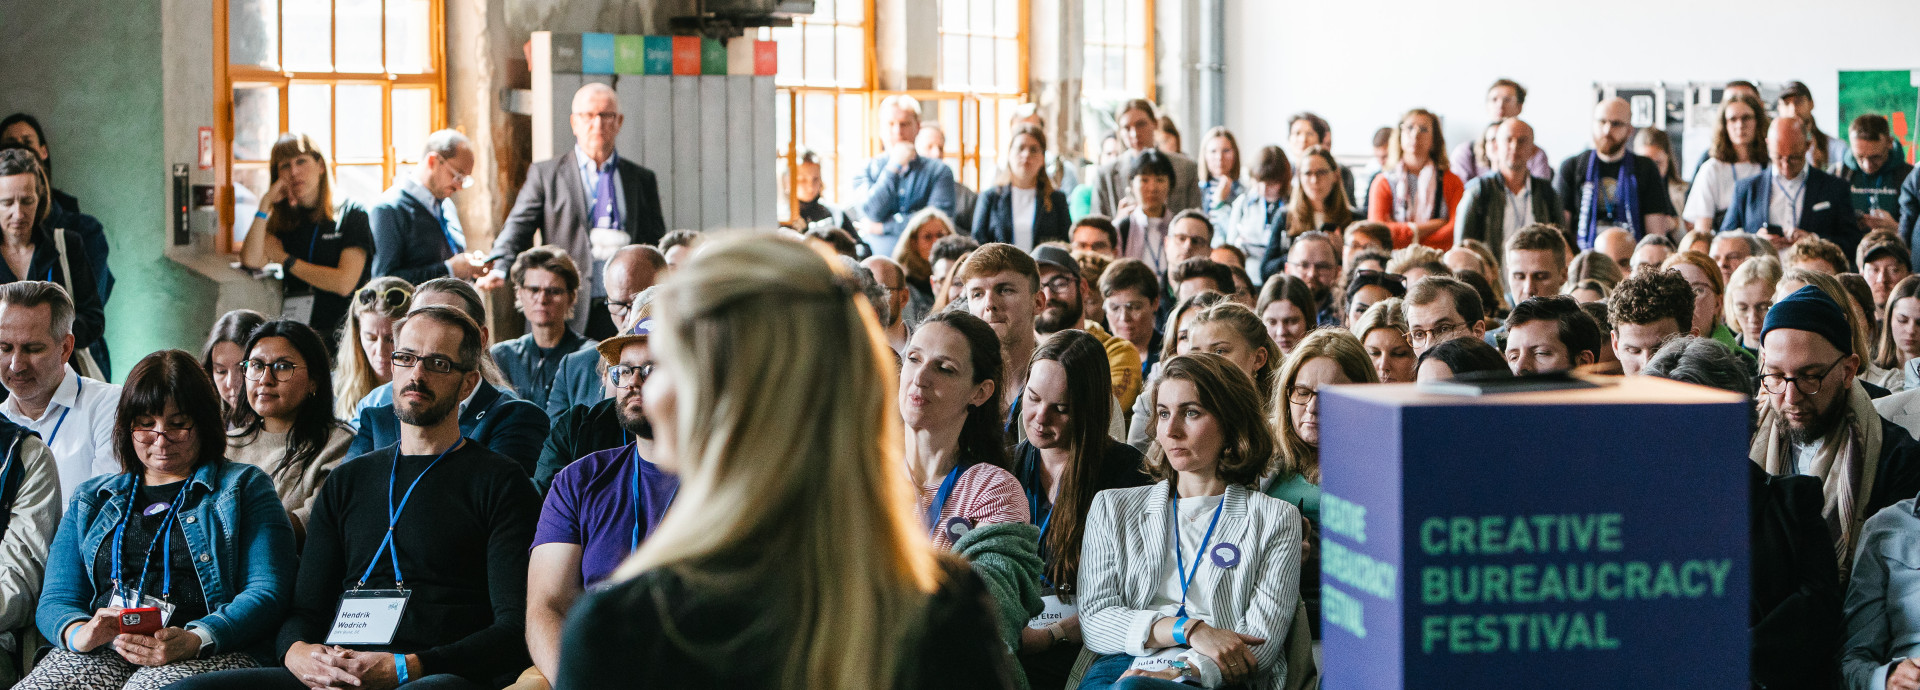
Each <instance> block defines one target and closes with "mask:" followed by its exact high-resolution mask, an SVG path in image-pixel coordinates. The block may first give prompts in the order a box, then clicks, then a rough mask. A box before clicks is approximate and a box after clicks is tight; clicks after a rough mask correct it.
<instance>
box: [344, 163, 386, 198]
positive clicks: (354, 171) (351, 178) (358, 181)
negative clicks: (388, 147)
mask: <svg viewBox="0 0 1920 690" xmlns="http://www.w3.org/2000/svg"><path fill="white" fill-rule="evenodd" d="M383 176H385V169H384V168H382V167H381V166H378V165H337V166H334V169H333V203H336V204H338V203H340V202H342V201H345V200H347V199H358V200H363V201H371V200H373V199H376V198H379V196H380V191H381V190H383V189H385V188H386V185H385V184H383V182H385V181H384V180H382V179H380V178H381V177H383Z"/></svg>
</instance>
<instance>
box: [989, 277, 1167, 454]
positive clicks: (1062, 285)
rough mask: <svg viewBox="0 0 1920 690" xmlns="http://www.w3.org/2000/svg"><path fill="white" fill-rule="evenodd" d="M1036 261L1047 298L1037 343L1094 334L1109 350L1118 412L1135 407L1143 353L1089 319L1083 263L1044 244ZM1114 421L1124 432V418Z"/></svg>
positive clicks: (1036, 329) (1037, 318) (1115, 417)
mask: <svg viewBox="0 0 1920 690" xmlns="http://www.w3.org/2000/svg"><path fill="white" fill-rule="evenodd" d="M1033 260H1034V263H1036V264H1038V265H1039V267H1040V292H1041V294H1042V295H1044V296H1045V297H1046V306H1045V307H1043V308H1042V309H1041V310H1040V313H1039V314H1037V315H1035V316H1034V318H1033V332H1034V336H1035V342H1036V344H1037V343H1038V342H1039V341H1042V340H1046V339H1047V338H1050V337H1052V336H1053V334H1055V333H1059V332H1061V331H1064V330H1068V329H1074V328H1078V329H1080V330H1083V331H1086V332H1087V333H1088V334H1091V335H1092V336H1093V337H1094V338H1095V339H1097V340H1099V341H1100V344H1101V346H1102V347H1104V348H1106V351H1107V366H1108V369H1109V373H1110V375H1111V378H1112V379H1113V397H1114V400H1115V402H1116V404H1117V405H1118V408H1119V409H1118V411H1121V412H1124V411H1125V410H1126V409H1128V408H1130V407H1132V405H1133V398H1134V396H1137V395H1139V394H1140V351H1139V350H1138V349H1135V348H1134V346H1133V343H1130V342H1127V340H1126V339H1125V338H1120V337H1116V336H1113V335H1109V334H1108V333H1107V331H1106V329H1103V328H1101V327H1100V324H1098V323H1094V322H1093V321H1090V320H1088V319H1087V318H1086V301H1085V299H1084V298H1083V297H1082V295H1083V294H1084V293H1085V292H1086V291H1087V290H1088V289H1089V288H1088V287H1087V281H1086V280H1085V279H1084V278H1082V277H1081V276H1080V262H1079V261H1076V260H1074V258H1073V253H1072V252H1069V251H1067V250H1065V249H1061V248H1060V247H1057V246H1054V245H1051V244H1043V245H1040V246H1038V247H1035V248H1034V249H1033ZM1113 421H1114V425H1115V427H1116V428H1118V429H1119V430H1120V431H1121V432H1122V433H1125V431H1126V428H1125V424H1126V420H1125V419H1124V418H1123V416H1122V415H1120V414H1115V415H1113ZM1016 426H1017V425H1016Z"/></svg>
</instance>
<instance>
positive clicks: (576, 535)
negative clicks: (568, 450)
mask: <svg viewBox="0 0 1920 690" xmlns="http://www.w3.org/2000/svg"><path fill="white" fill-rule="evenodd" d="M646 311H648V312H651V310H650V309H648V310H646ZM653 325H654V321H653V319H652V317H649V316H639V317H637V318H636V319H635V320H634V321H633V324H632V325H631V326H630V327H628V328H627V329H626V332H624V333H622V334H620V335H616V336H614V337H612V338H608V339H606V340H605V341H602V342H601V343H600V346H599V348H597V349H598V351H599V354H600V357H601V359H602V360H604V361H606V363H607V384H608V386H609V387H610V390H612V391H613V398H612V399H611V400H608V401H606V402H607V403H610V405H595V406H594V407H596V408H601V407H610V408H611V412H612V413H613V415H612V420H611V421H613V422H615V423H616V424H617V425H618V427H619V429H620V431H621V432H622V434H623V435H624V437H625V438H631V439H632V441H631V442H627V443H622V444H621V445H619V446H616V447H613V448H608V449H605V450H600V451H596V452H593V453H590V454H588V455H587V456H585V457H582V458H580V461H579V462H575V463H573V464H571V465H567V466H566V467H565V468H564V469H561V470H560V471H559V473H558V474H556V475H554V477H553V487H552V490H551V491H549V492H548V493H547V502H546V505H545V506H544V507H542V508H541V510H540V526H539V528H538V529H537V530H536V531H535V532H534V537H533V555H532V557H531V565H530V566H529V567H528V571H527V650H528V651H529V652H530V653H531V654H532V655H533V666H534V667H533V668H531V669H528V670H527V672H526V673H524V674H522V675H521V678H520V681H521V683H522V684H528V683H531V682H533V681H535V680H544V679H547V678H556V677H558V673H559V670H560V667H559V663H560V631H561V629H562V628H563V627H564V625H565V623H566V620H567V611H568V610H569V609H571V608H573V603H574V601H575V600H577V599H579V598H580V594H581V593H582V592H584V591H586V588H587V587H591V586H593V585H595V584H596V583H599V582H600V581H602V580H605V579H607V577H608V576H610V575H612V574H613V570H614V568H617V567H619V565H620V562H621V561H622V560H625V559H626V557H627V555H628V554H631V553H633V550H634V549H636V548H639V546H640V542H641V541H643V540H645V539H646V538H647V535H648V534H650V533H652V532H653V528H654V527H655V526H656V525H659V524H660V518H661V516H663V515H665V514H666V512H667V507H668V506H669V505H671V504H672V503H673V497H674V494H675V492H677V491H679V489H680V480H679V478H678V477H675V476H674V475H673V474H672V472H673V471H674V468H673V467H666V466H662V465H655V464H654V463H653V461H652V460H651V459H650V458H652V457H654V454H653V428H652V427H651V426H650V425H649V424H648V423H647V418H646V411H645V409H644V408H643V407H642V405H641V402H642V398H641V395H640V388H641V384H642V383H644V382H646V380H647V375H648V374H650V373H652V371H653V357H652V354H651V352H650V350H649V349H648V347H647V337H648V335H649V334H651V333H652V332H653ZM516 687H523V686H516Z"/></svg>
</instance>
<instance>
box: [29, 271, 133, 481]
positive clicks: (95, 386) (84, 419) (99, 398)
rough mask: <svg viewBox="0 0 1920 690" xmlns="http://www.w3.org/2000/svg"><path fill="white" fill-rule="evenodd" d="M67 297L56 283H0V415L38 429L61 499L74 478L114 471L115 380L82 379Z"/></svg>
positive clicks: (117, 392)
mask: <svg viewBox="0 0 1920 690" xmlns="http://www.w3.org/2000/svg"><path fill="white" fill-rule="evenodd" d="M73 319H74V313H73V300H72V298H70V297H68V296H67V291H66V290H65V289H63V288H61V287H60V286H59V285H57V284H54V283H49V282H44V281H37V280H24V281H19V282H14V283H8V284H6V285H4V286H0V365H4V369H0V383H4V385H5V386H6V389H7V400H6V402H5V403H0V414H5V415H6V417H7V421H10V422H13V423H15V424H18V425H20V426H24V427H26V428H28V429H31V430H33V432H34V433H36V434H39V435H40V438H41V439H42V440H44V441H45V442H46V444H47V447H48V448H50V449H52V451H53V457H54V464H55V465H56V466H57V467H58V469H59V470H60V498H61V501H62V505H65V501H66V500H68V499H71V498H73V490H74V489H75V488H76V487H79V486H80V483H81V482H84V481H86V480H88V479H92V478H94V477H96V476H99V475H102V474H111V473H114V472H119V471H120V461H119V460H117V459H115V456H114V452H113V424H114V416H115V415H116V414H117V408H118V406H119V404H120V386H118V385H115V384H111V383H103V382H100V381H95V380H93V379H89V378H85V377H83V376H81V375H80V373H79V372H76V371H74V370H73V367H71V366H68V364H67V361H68V360H69V359H72V357H73V347H74V338H73Z"/></svg>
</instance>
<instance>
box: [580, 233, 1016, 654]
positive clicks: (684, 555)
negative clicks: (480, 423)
mask: <svg viewBox="0 0 1920 690" xmlns="http://www.w3.org/2000/svg"><path fill="white" fill-rule="evenodd" d="M685 271H686V272H685V275H683V276H681V277H679V278H676V279H675V280H674V281H673V282H670V283H667V284H666V285H665V286H664V288H663V289H664V290H665V294H664V295H663V296H662V298H661V304H662V307H663V308H662V321H663V323H664V327H662V328H658V329H655V331H654V332H655V334H656V336H657V337H658V338H659V339H660V340H659V341H658V343H657V344H658V345H659V348H658V349H657V350H656V357H658V362H659V365H658V366H659V369H658V370H657V371H656V373H655V374H654V375H653V376H651V377H649V378H648V379H647V383H646V388H647V393H646V395H645V400H646V403H645V404H646V408H647V414H648V415H649V417H650V418H652V419H653V420H654V423H655V424H654V427H655V429H656V438H655V444H654V455H655V456H656V458H658V460H659V461H660V462H663V463H667V464H669V465H671V466H674V467H677V468H678V469H679V471H680V474H681V477H682V479H683V484H682V492H683V493H686V494H687V495H688V500H686V501H684V502H680V503H682V504H683V505H681V506H679V507H676V508H675V509H674V510H673V511H671V512H670V513H669V514H668V515H667V517H666V519H665V520H663V521H662V522H661V523H660V524H659V526H658V527H657V528H656V529H655V530H654V531H653V533H652V534H650V535H649V536H648V538H647V540H646V541H645V542H644V543H643V544H642V545H641V547H640V550H639V552H638V553H636V554H635V555H634V556H632V557H630V558H629V559H628V561H627V562H626V563H625V564H624V567H622V568H621V569H619V570H617V571H616V572H615V574H614V576H613V577H612V578H611V581H612V582H614V583H615V584H611V585H609V586H606V587H603V588H601V589H599V590H597V591H595V592H593V593H590V594H587V595H586V596H585V597H584V601H582V602H581V603H580V604H579V605H577V606H575V607H574V615H573V616H572V617H571V618H570V619H569V620H568V623H567V628H566V631H565V636H564V638H563V640H562V642H561V645H560V649H561V659H560V664H559V667H560V677H558V678H556V679H554V680H555V683H554V685H555V686H556V687H561V688H610V687H629V686H635V685H639V686H648V687H651V686H661V687H666V686H684V685H702V686H710V687H773V686H781V685H787V686H791V687H818V688H879V687H889V686H893V685H895V684H905V685H911V686H933V685H943V686H953V687H988V688H1001V687H1009V685H1007V683H1009V682H1010V681H1009V680H1008V678H1009V677H1010V674H1012V673H1014V672H1015V671H1014V669H1013V668H1011V666H1012V659H1011V658H1010V657H1009V656H1008V654H1007V648H1006V646H1005V645H1004V644H1003V643H1002V642H1000V641H998V640H995V639H993V632H994V628H995V625H996V622H995V619H994V614H993V612H992V611H991V610H990V609H989V604H988V602H989V601H990V600H988V599H987V597H988V596H989V595H988V593H987V589H986V587H985V585H984V583H983V582H982V580H981V579H980V576H979V575H976V574H975V573H974V572H973V571H972V570H971V569H969V568H967V567H965V565H963V564H961V563H960V562H959V561H958V559H954V558H951V557H944V556H941V555H939V554H937V553H936V549H934V548H933V547H932V546H931V545H930V543H929V542H928V541H927V539H926V537H925V536H924V534H919V533H915V531H914V530H917V529H921V527H919V525H921V523H920V522H919V518H918V515H917V511H915V509H914V507H913V497H912V496H913V495H912V493H911V489H910V488H909V487H907V486H904V485H903V484H901V483H899V482H898V479H897V477H898V475H897V474H895V473H893V472H891V471H882V469H881V468H882V467H883V466H884V465H885V463H887V462H892V461H896V460H895V458H897V455H896V453H897V451H898V448H897V447H893V446H890V445H889V443H888V441H887V439H888V438H889V436H890V435H889V433H888V432H887V431H886V430H887V429H889V428H897V427H894V426H893V425H895V424H897V423H898V422H897V421H896V420H893V419H889V418H887V417H888V415H891V414H894V412H893V408H892V406H891V405H888V404H887V403H886V400H885V397H884V396H885V395H886V393H885V392H883V391H881V390H879V386H880V381H881V380H882V379H883V378H885V374H883V372H885V371H886V370H888V369H890V368H891V367H892V366H893V358H892V357H891V356H890V355H889V354H888V353H887V352H886V350H885V348H884V347H883V346H882V345H881V344H880V343H878V342H875V341H872V340H869V339H868V337H867V334H868V332H869V331H870V329H875V328H877V324H875V323H874V322H873V321H871V320H867V319H865V318H864V317H863V316H862V315H861V313H860V312H859V310H856V309H854V308H853V306H852V304H851V302H850V301H849V300H848V298H847V297H846V296H845V295H846V293H845V292H843V291H842V290H841V289H840V288H839V287H838V286H837V284H836V283H837V277H836V275H835V274H834V273H833V272H832V271H831V270H830V269H829V268H828V266H827V265H826V263H825V262H822V261H820V260H819V258H818V257H817V256H815V255H813V254H811V253H810V252H807V251H805V250H804V249H802V248H800V247H798V246H797V245H794V244H793V243H788V242H769V241H764V240H760V239H754V240H742V241H723V242H721V243H717V244H716V245H714V246H713V247H712V248H711V249H710V250H709V251H706V252H702V254H701V255H700V256H699V257H698V258H696V259H695V260H694V261H693V262H692V263H690V264H688V265H687V267H686V269H685ZM959 316H960V317H962V318H968V319H971V318H972V317H970V316H966V315H965V314H960V315H959ZM936 318H953V317H946V316H945V315H942V316H941V317H936ZM936 323H938V322H936ZM927 328H929V329H933V330H940V329H948V332H949V337H952V336H953V335H954V334H953V332H952V330H951V327H950V326H946V325H944V324H942V325H934V324H929V325H928V326H927ZM978 330H979V331H981V332H983V333H984V334H985V336H984V341H985V343H987V344H991V343H992V342H993V337H992V335H991V331H990V330H989V329H987V328H986V327H985V326H984V325H982V326H979V327H978ZM925 332H926V330H925V329H923V330H922V331H921V333H925ZM916 335H917V334H916ZM965 359H967V358H963V361H962V362H961V363H959V366H961V367H965V366H966V364H965ZM983 361H984V362H986V363H993V364H996V365H997V363H998V362H999V361H1000V360H999V357H998V356H991V357H987V358H985V359H984V360H983ZM723 364H724V365H723ZM929 373H931V372H929ZM991 394H992V392H991V391H987V392H986V394H985V395H984V396H983V398H990V397H991ZM676 398H677V399H680V400H688V399H692V400H712V401H714V403H713V404H710V405H709V404H702V405H694V406H688V407H684V408H675V406H674V405H672V404H671V401H672V400H674V399H676ZM723 440H724V442H722V441H723ZM774 455H778V456H780V458H781V461H780V462H776V463H768V462H763V461H762V460H763V459H764V458H767V457H771V456H774ZM821 477H839V478H841V479H839V480H835V482H834V484H835V486H836V487H837V489H836V490H835V491H828V492H819V491H812V490H807V489H805V488H803V487H807V486H813V485H814V484H815V483H817V481H818V480H819V479H820V478H821ZM1008 482H1009V483H1013V482H1012V480H1011V479H1009V480H1008ZM1013 484H1014V489H1013V501H1014V503H1016V504H1019V505H1021V506H1023V507H1024V502H1023V501H1021V500H1020V498H1021V496H1020V492H1019V489H1018V486H1017V483H1013ZM729 496H731V497H734V498H725V497H729ZM956 498H957V497H956ZM748 506H751V507H752V508H751V509H749V508H748ZM669 599H670V600H671V601H672V602H673V603H672V605H671V606H666V605H663V602H665V601H668V600H669ZM1023 620H1024V619H1023ZM690 626H691V627H697V628H698V629H700V630H702V631H704V632H703V633H702V634H701V635H700V636H699V638H697V639H693V638H688V637H687V636H685V635H684V634H682V632H681V631H685V630H689V629H691V628H690ZM827 629H831V630H833V633H832V634H818V631H821V630H827ZM932 631H937V633H935V632H932ZM749 649H750V650H753V651H752V653H746V654H741V653H737V652H735V651H727V650H749ZM801 660H818V663H809V662H806V661H801Z"/></svg>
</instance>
